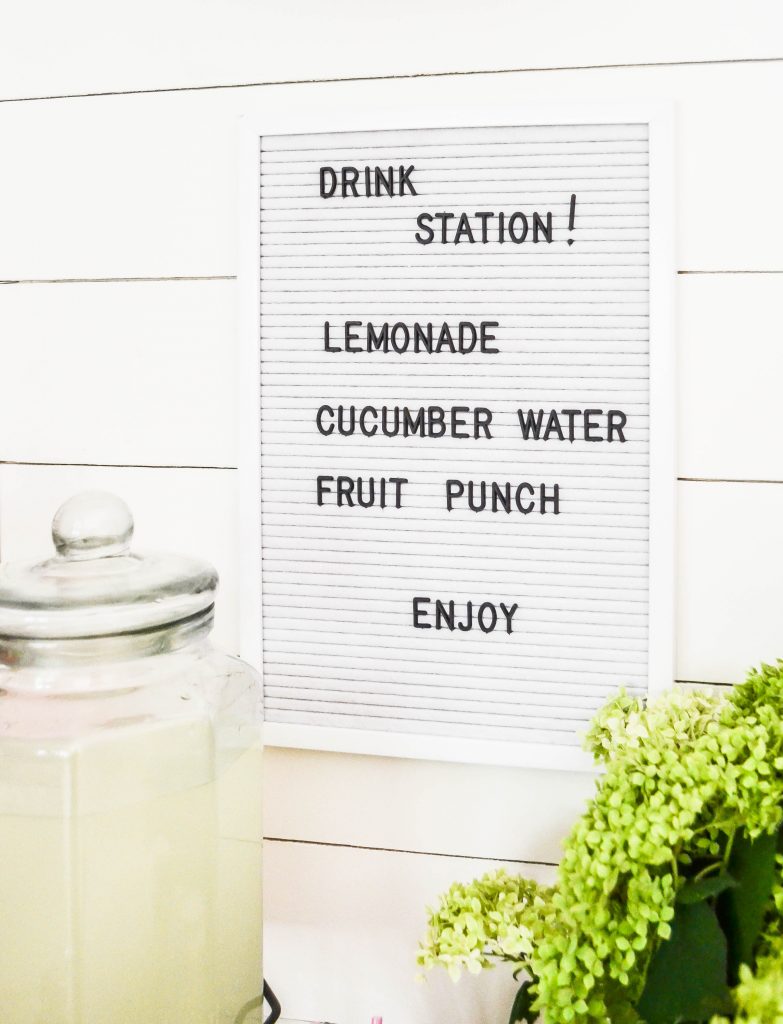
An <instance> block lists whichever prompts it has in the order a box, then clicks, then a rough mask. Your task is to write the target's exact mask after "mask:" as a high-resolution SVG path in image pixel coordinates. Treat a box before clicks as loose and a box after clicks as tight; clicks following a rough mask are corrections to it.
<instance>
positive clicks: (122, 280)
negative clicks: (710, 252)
mask: <svg viewBox="0 0 783 1024" xmlns="http://www.w3.org/2000/svg"><path fill="white" fill-rule="evenodd" d="M677 274H678V276H680V277H686V276H690V277H696V276H701V277H711V276H717V275H721V274H723V275H726V274H746V275H753V274H758V275H763V274H773V275H774V274H783V270H678V271H677ZM236 280H237V275H236V274H179V275H174V276H172V277H20V278H16V279H14V278H8V279H6V280H0V285H14V284H159V283H163V284H165V283H166V282H169V281H236Z"/></svg>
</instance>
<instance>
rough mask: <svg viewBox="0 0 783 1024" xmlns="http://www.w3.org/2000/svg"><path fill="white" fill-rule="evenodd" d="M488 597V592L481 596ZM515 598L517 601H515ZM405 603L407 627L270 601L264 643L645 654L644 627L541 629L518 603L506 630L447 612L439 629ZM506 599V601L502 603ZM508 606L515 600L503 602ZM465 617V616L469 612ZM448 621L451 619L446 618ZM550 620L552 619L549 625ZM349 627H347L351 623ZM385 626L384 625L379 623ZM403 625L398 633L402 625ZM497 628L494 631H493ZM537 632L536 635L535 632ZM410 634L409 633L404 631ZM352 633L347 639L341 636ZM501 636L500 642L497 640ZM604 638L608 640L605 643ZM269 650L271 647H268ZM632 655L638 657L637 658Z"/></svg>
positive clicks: (455, 610) (460, 608)
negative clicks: (299, 612) (422, 623)
mask: <svg viewBox="0 0 783 1024" xmlns="http://www.w3.org/2000/svg"><path fill="white" fill-rule="evenodd" d="M481 597H485V599H486V600H487V601H490V599H491V597H490V596H485V595H481ZM451 600H453V599H451V598H449V599H447V600H446V612H447V613H448V615H450V616H452V617H453V621H454V622H455V623H457V622H462V623H463V625H465V624H466V602H464V601H455V602H454V605H453V606H452V605H450V604H449V601H451ZM481 603H482V600H481V598H480V597H477V598H476V599H475V602H474V607H473V609H472V613H475V609H476V607H477V606H478V605H480V604H481ZM515 603H516V602H515ZM405 604H406V606H407V613H408V614H407V629H406V622H405V621H402V622H401V621H400V620H399V619H397V618H395V619H393V620H392V621H391V622H386V621H385V620H383V618H380V620H378V619H370V620H367V621H365V620H364V619H362V618H361V617H357V616H345V617H344V620H343V622H342V623H341V622H333V621H331V620H321V619H314V618H312V617H311V616H306V615H303V616H295V617H292V618H285V617H281V616H280V615H279V614H277V612H276V606H275V603H274V602H271V603H270V605H269V621H268V622H265V624H264V643H265V645H267V649H268V650H269V649H270V648H269V646H268V645H269V644H270V643H272V644H274V643H276V642H283V641H288V642H291V641H292V640H293V639H295V638H296V637H301V636H302V635H304V636H305V637H306V638H307V639H308V640H310V641H313V642H315V643H318V644H319V645H322V646H323V648H324V650H325V651H327V652H328V651H331V650H339V649H341V648H345V647H346V646H350V643H351V642H355V643H357V644H362V645H365V646H367V647H369V648H370V649H372V650H394V651H403V652H408V651H415V652H421V651H427V652H428V653H429V654H431V655H434V656H436V657H439V656H451V655H457V656H459V657H462V656H463V655H464V656H469V655H471V654H478V655H484V654H488V653H490V652H491V653H492V654H493V656H494V654H496V653H503V654H508V655H509V656H511V657H516V656H517V655H518V654H526V653H527V654H537V653H541V652H544V653H546V652H547V651H548V650H549V649H550V648H552V647H557V646H559V645H561V644H562V646H563V649H564V650H566V649H567V650H568V651H570V652H573V653H574V654H579V653H585V654H588V655H590V654H593V653H595V651H606V652H612V653H622V652H633V654H632V653H629V654H628V657H629V660H630V661H633V662H634V663H637V662H639V663H642V662H643V661H644V655H645V654H646V645H647V631H646V629H636V630H634V629H633V627H628V626H617V627H615V628H614V629H613V630H610V631H607V632H606V633H603V634H602V633H599V632H595V633H588V632H586V631H583V632H572V631H571V629H570V628H569V623H563V625H562V627H561V628H560V629H554V628H550V629H548V630H540V631H539V628H538V626H539V623H538V621H537V620H530V619H529V618H528V617H527V616H525V615H524V613H523V612H522V611H521V610H520V609H519V608H516V609H515V611H514V614H513V616H512V632H511V633H508V631H507V629H505V626H504V624H505V613H504V615H503V617H500V618H499V627H496V630H495V631H494V632H493V633H491V634H490V633H486V634H485V633H483V632H482V631H480V629H476V630H473V629H470V630H463V631H460V630H459V629H457V628H456V627H455V628H454V629H451V628H448V627H447V626H446V625H444V623H445V622H446V619H445V617H444V614H445V613H441V619H440V620H439V621H440V623H441V626H442V628H440V629H435V628H434V626H433V622H434V621H435V612H434V610H433V609H432V608H430V606H427V607H428V608H429V611H428V613H427V616H428V621H429V624H430V626H431V628H430V629H419V628H415V627H413V625H412V609H411V605H412V600H411V599H409V600H407V601H406V602H405ZM504 604H505V602H504ZM505 606H506V608H507V609H509V608H511V607H513V605H508V604H506V605H505ZM468 618H469V616H468ZM449 621H451V620H449ZM531 622H535V623H536V641H537V642H536V643H533V642H532V641H531V640H530V637H529V634H528V632H527V631H528V629H529V628H530V625H531ZM553 625H554V624H550V626H553ZM349 627H350V628H349ZM383 627H385V628H383ZM401 627H402V634H401V632H400V629H401ZM495 632H496V633H497V635H495ZM539 632H540V635H539ZM408 634H409V635H408ZM346 637H350V638H351V641H347V640H346V639H345V638H346ZM501 641H502V642H501ZM607 641H608V642H607ZM272 649H273V648H272ZM636 655H641V656H642V657H639V658H637V657H636Z"/></svg>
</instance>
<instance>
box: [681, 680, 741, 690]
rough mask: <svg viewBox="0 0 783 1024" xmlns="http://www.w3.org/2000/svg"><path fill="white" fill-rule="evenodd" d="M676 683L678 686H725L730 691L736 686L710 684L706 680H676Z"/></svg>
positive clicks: (732, 684)
mask: <svg viewBox="0 0 783 1024" xmlns="http://www.w3.org/2000/svg"><path fill="white" fill-rule="evenodd" d="M674 682H675V683H676V684H677V686H723V687H726V688H727V689H729V690H730V689H731V688H732V687H733V686H734V685H735V684H734V683H716V682H714V681H713V682H710V683H708V682H706V680H704V679H675V680H674Z"/></svg>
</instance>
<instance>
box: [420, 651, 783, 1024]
mask: <svg viewBox="0 0 783 1024" xmlns="http://www.w3.org/2000/svg"><path fill="white" fill-rule="evenodd" d="M587 744H588V748H589V749H590V750H591V751H592V753H593V756H594V757H595V760H596V761H597V762H598V763H599V764H601V765H603V767H604V771H603V773H602V774H601V775H600V777H599V779H598V781H597V783H596V791H595V795H594V796H593V798H592V799H591V800H590V801H589V803H588V805H587V808H586V810H585V812H584V814H583V815H582V817H581V818H580V819H579V820H578V821H577V823H576V825H575V826H574V828H573V830H572V832H571V834H570V836H569V837H568V839H567V840H566V843H565V849H564V853H563V858H562V861H561V863H560V866H559V869H558V873H557V880H556V884H555V885H554V886H553V887H552V888H544V887H541V886H539V885H537V884H536V883H535V882H532V881H529V880H527V879H524V878H517V877H512V876H509V875H507V874H506V873H505V872H503V871H498V872H495V873H491V874H488V875H485V876H484V877H483V878H482V879H480V880H478V881H476V882H473V883H471V884H469V885H455V886H452V888H451V889H450V890H449V891H448V892H447V893H446V894H445V895H444V896H443V897H442V898H441V902H440V905H439V906H438V907H437V908H436V909H435V910H433V911H431V912H430V920H429V930H428V935H427V938H426V940H425V941H424V943H423V944H422V946H421V948H420V950H419V957H418V959H419V963H420V964H421V965H422V966H423V967H425V968H430V967H433V966H435V965H442V966H444V967H445V968H446V969H447V970H448V971H449V973H450V974H451V976H452V977H454V978H457V977H459V975H460V973H461V971H463V970H468V971H471V972H474V973H475V972H478V971H480V970H481V969H482V968H485V967H489V966H492V965H493V964H494V963H496V962H499V961H505V962H508V963H510V964H512V965H513V969H514V971H515V974H516V975H520V974H521V975H524V981H522V984H521V988H520V990H519V993H518V995H517V998H516V1000H515V1002H514V1005H513V1008H512V1011H511V1018H510V1024H516V1022H529V1024H532V1022H534V1021H536V1020H537V1019H538V1018H539V1015H540V1019H541V1020H542V1022H543V1024H680V1022H687V1024H731V1022H734V1024H783V855H781V853H779V852H778V850H779V849H780V850H781V851H783V841H781V838H780V837H781V832H782V830H781V820H782V819H783V661H782V662H778V664H777V666H774V667H773V666H769V665H762V667H761V668H760V669H759V670H758V671H753V672H751V673H750V675H749V676H748V679H747V681H746V682H745V683H744V684H742V685H740V686H738V687H736V688H735V689H734V690H732V691H730V692H729V693H728V694H727V695H717V694H714V693H706V692H701V691H698V690H692V691H685V690H672V691H670V692H669V693H667V694H665V695H664V696H662V697H661V698H659V699H658V700H656V701H655V702H653V703H650V704H646V703H645V702H644V701H643V700H640V699H638V698H635V697H631V696H628V695H627V694H625V693H620V695H619V696H617V697H616V698H614V699H613V700H611V701H610V702H609V703H608V704H607V705H606V706H605V707H604V708H603V709H602V710H601V711H600V712H599V713H598V715H597V716H596V718H595V719H594V721H593V724H592V727H591V729H590V731H589V733H588V737H587Z"/></svg>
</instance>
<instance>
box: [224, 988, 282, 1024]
mask: <svg viewBox="0 0 783 1024" xmlns="http://www.w3.org/2000/svg"><path fill="white" fill-rule="evenodd" d="M264 1000H266V1001H267V1003H269V1010H270V1013H269V1016H268V1017H267V1018H266V1020H265V1021H264V1024H275V1022H276V1021H277V1020H279V1018H280V1001H279V1000H278V998H277V996H276V995H275V994H274V992H273V991H272V989H271V988H270V987H269V985H267V983H266V981H264V992H263V995H260V996H257V997H256V998H255V999H251V1000H250V1002H249V1003H245V1005H244V1006H243V1007H242V1009H241V1010H240V1011H239V1013H238V1014H237V1019H236V1021H235V1024H244V1022H245V1021H246V1020H247V1017H248V1014H249V1013H252V1012H253V1010H258V1009H260V1008H261V1007H262V1006H263V1005H264Z"/></svg>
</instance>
